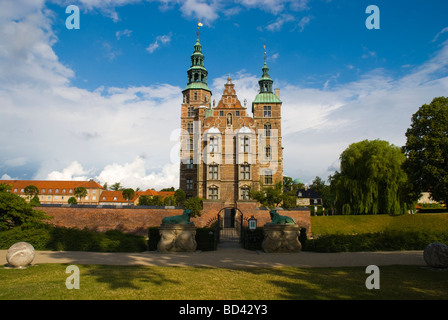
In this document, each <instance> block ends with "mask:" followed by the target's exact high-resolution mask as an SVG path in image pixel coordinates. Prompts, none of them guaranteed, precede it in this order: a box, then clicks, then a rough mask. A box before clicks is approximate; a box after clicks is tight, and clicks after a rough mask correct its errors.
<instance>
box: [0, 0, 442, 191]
mask: <svg viewBox="0 0 448 320" xmlns="http://www.w3.org/2000/svg"><path fill="white" fill-rule="evenodd" d="M372 4H373V5H376V6H378V8H379V9H380V29H379V30H369V29H367V28H366V26H365V21H366V19H367V17H368V16H369V14H366V13H365V11H366V7H367V6H368V5H372ZM68 5H77V6H78V7H79V8H80V29H79V30H69V29H67V28H66V25H65V20H66V18H67V17H68V16H69V14H67V13H65V8H66V7H67V6H68ZM447 14H448V2H446V1H440V0H430V1H425V2H422V1H401V0H394V1H381V0H374V1H364V0H361V1H354V0H339V1H337V0H332V1H330V0H327V1H325V0H261V1H255V0H234V1H223V0H214V1H205V0H186V1H181V0H158V1H157V0H154V1H144V0H106V1H104V0H103V1H100V0H82V1H64V0H52V1H44V0H19V1H9V0H7V1H3V2H1V3H0V30H1V31H0V178H1V177H3V178H19V179H86V178H94V179H97V180H100V182H101V183H104V182H109V183H114V182H116V181H121V182H122V184H124V185H128V186H132V187H137V186H139V187H141V188H147V187H148V188H149V187H154V188H156V189H158V188H161V187H165V186H171V185H174V186H177V183H178V165H177V164H176V163H175V161H174V159H175V158H176V157H175V150H176V148H177V144H176V143H177V142H176V136H177V132H176V129H177V128H178V127H179V123H180V120H179V117H180V114H179V110H180V103H181V90H182V89H183V88H184V87H185V85H186V79H187V74H186V70H187V69H188V67H189V64H190V60H189V58H190V55H191V53H192V51H193V45H194V43H195V40H196V24H197V21H198V20H199V21H201V22H202V23H203V24H204V26H203V27H201V30H200V31H201V35H200V41H201V44H202V46H203V53H204V55H205V66H206V68H207V69H208V71H209V77H208V79H209V87H210V88H211V89H212V91H213V98H214V99H216V100H219V98H220V96H221V93H222V90H223V84H224V82H225V79H226V78H227V76H228V74H230V75H231V77H232V79H233V82H234V83H235V85H236V91H237V94H238V96H239V98H240V100H244V99H247V100H248V103H249V104H250V102H251V101H252V100H253V99H254V97H255V94H256V92H257V91H256V90H257V80H258V78H259V77H260V76H261V67H262V64H263V44H266V46H267V59H268V65H269V67H270V75H271V77H272V78H273V79H274V81H275V82H274V86H275V87H276V88H280V89H281V97H282V100H283V113H282V116H283V122H282V124H283V143H284V147H285V151H284V152H285V153H284V156H285V160H284V174H285V175H287V176H291V177H293V178H301V179H302V180H304V181H305V182H308V183H309V182H311V180H312V179H313V178H314V177H315V176H321V177H322V178H324V179H326V178H327V177H328V175H330V174H332V173H334V171H335V170H337V169H338V158H339V155H340V153H341V152H342V151H343V150H344V149H345V148H346V147H347V146H348V145H349V144H350V143H353V142H358V141H360V140H364V139H383V140H387V141H389V142H391V143H393V144H396V145H398V146H401V145H403V144H404V143H405V135H404V134H405V131H406V129H407V128H408V127H409V125H410V118H411V116H412V114H413V113H415V112H416V111H417V109H418V108H419V107H420V106H421V105H422V104H423V103H429V102H430V101H431V100H432V98H434V97H436V96H447V95H448V68H447V67H448V19H447V18H446V17H447ZM1 75H2V76H1Z"/></svg>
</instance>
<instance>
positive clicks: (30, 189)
mask: <svg viewBox="0 0 448 320" xmlns="http://www.w3.org/2000/svg"><path fill="white" fill-rule="evenodd" d="M23 192H24V193H25V194H26V195H27V196H28V199H31V198H33V197H34V196H37V195H38V194H39V189H38V188H37V187H36V186H33V185H29V186H26V187H25V189H23Z"/></svg>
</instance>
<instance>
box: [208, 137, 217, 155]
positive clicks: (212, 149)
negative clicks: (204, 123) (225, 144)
mask: <svg viewBox="0 0 448 320" xmlns="http://www.w3.org/2000/svg"><path fill="white" fill-rule="evenodd" d="M208 145H209V152H210V153H211V154H212V153H215V152H218V137H210V141H209V144H208Z"/></svg>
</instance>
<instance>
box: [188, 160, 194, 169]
mask: <svg viewBox="0 0 448 320" xmlns="http://www.w3.org/2000/svg"><path fill="white" fill-rule="evenodd" d="M187 169H193V158H188V159H187Z"/></svg>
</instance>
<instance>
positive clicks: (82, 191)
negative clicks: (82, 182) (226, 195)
mask: <svg viewBox="0 0 448 320" xmlns="http://www.w3.org/2000/svg"><path fill="white" fill-rule="evenodd" d="M74 195H75V197H76V198H78V199H80V200H81V199H82V198H85V197H86V196H87V189H86V188H84V187H76V188H75V192H74Z"/></svg>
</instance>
